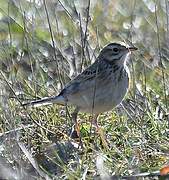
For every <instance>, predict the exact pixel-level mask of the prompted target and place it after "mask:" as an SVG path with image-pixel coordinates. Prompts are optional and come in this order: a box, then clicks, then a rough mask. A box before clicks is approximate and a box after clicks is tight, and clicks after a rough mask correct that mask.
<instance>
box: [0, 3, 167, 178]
mask: <svg viewBox="0 0 169 180" xmlns="http://www.w3.org/2000/svg"><path fill="white" fill-rule="evenodd" d="M44 2H46V1H43V4H39V5H38V6H35V7H36V8H35V12H36V13H37V14H38V15H37V14H36V13H35V14H36V18H35V19H32V20H31V19H30V16H28V17H27V14H26V13H25V12H29V11H30V12H31V13H32V12H33V11H32V6H33V5H34V4H33V3H32V4H31V6H29V3H25V4H21V5H20V3H19V6H17V5H18V4H17V3H16V4H14V3H12V4H10V3H8V5H7V4H6V6H4V7H8V8H7V10H6V11H7V12H6V13H4V11H5V8H4V9H0V10H1V12H2V15H3V16H4V17H6V18H7V17H8V18H9V17H10V18H11V19H13V21H12V22H10V21H9V22H8V21H7V20H6V19H5V20H3V21H2V22H3V23H4V24H5V23H6V24H5V25H6V26H3V28H5V27H7V28H6V29H5V30H3V33H5V36H4V37H1V38H2V39H1V41H0V43H1V44H0V45H1V48H0V57H1V58H0V59H1V60H0V67H1V69H0V122H1V123H0V178H2V179H70V180H74V179H83V180H84V179H106V178H107V179H108V178H113V179H155V178H156V179H157V178H159V179H167V178H168V175H166V176H161V175H160V170H161V169H162V168H163V167H166V168H167V167H168V165H169V152H168V149H169V114H168V102H169V101H168V99H169V96H168V94H169V93H168V92H169V91H168V83H169V71H168V46H167V38H166V39H165V38H164V42H163V41H162V40H163V38H162V37H165V35H166V34H167V33H168V31H166V29H165V26H164V24H163V22H161V21H160V23H158V18H159V17H160V18H161V16H164V15H165V13H164V12H165V11H164V7H162V8H161V9H160V8H158V9H157V7H156V9H155V11H157V12H156V13H155V15H154V12H153V11H150V9H149V8H150V7H149V6H148V8H147V6H146V5H147V4H146V3H144V2H142V1H138V2H137V8H136V7H135V5H134V7H132V8H133V9H131V7H128V8H129V10H132V11H131V19H130V17H128V15H127V14H128V13H129V12H130V11H129V12H127V13H126V14H125V13H124V12H123V11H125V8H124V7H123V6H121V5H120V4H121V2H122V1H119V4H118V1H116V4H111V3H112V2H115V1H110V3H109V4H110V6H112V7H113V11H112V8H110V11H111V12H107V14H106V16H105V14H104V13H105V12H103V11H104V10H103V9H104V8H105V7H104V8H103V7H102V5H101V4H100V3H98V4H97V5H95V6H94V5H93V4H92V8H90V1H88V3H87V6H85V3H84V6H85V8H84V7H81V6H82V5H81V6H80V7H78V4H76V6H77V9H76V6H75V5H74V4H73V1H71V2H72V4H71V3H70V4H69V3H67V4H66V3H62V2H60V1H58V4H55V5H56V6H57V8H58V9H59V8H60V11H58V12H55V13H56V14H55V13H52V12H53V11H52V10H51V9H52V8H51V9H50V8H49V7H51V4H50V3H49V4H48V2H46V4H45V3H44ZM64 2H65V1H64ZM126 2H128V1H126ZM132 2H133V1H132ZM157 2H158V1H157ZM157 2H156V5H157V6H159V7H161V6H160V3H159V2H161V1H159V2H158V3H157ZM4 3H5V1H4ZM39 3H40V2H39ZM92 3H94V1H93V2H92ZM123 3H124V2H122V5H123ZM128 4H129V5H131V3H128ZM134 4H135V3H134ZM124 5H125V4H124ZM15 6H16V7H17V12H18V13H17V12H15V11H16V10H15V8H16V7H15ZM44 6H45V7H44ZM103 6H106V4H104V3H103ZM116 6H117V8H115V7H116ZM151 6H153V5H151ZM13 7H15V8H13ZM21 7H22V8H23V9H22V8H21ZM25 7H26V10H25V11H24V8H25ZM37 7H41V8H40V10H39V9H38V8H37ZM120 7H121V8H120ZM126 7H127V5H126ZM78 8H79V9H78ZM80 8H81V9H80ZM167 8H168V6H167V4H166V12H168V11H167ZM43 9H44V10H43ZM84 9H85V13H84V12H83V11H84ZM117 9H118V10H117ZM142 9H143V10H145V12H142V13H143V15H145V19H144V18H143V19H141V20H140V21H139V23H141V24H140V27H139V28H138V29H137V28H136V27H134V26H135V23H136V24H137V22H136V20H135V16H137V15H138V17H140V10H141V11H143V10H142ZM80 10H81V11H80ZM122 10H123V11H122ZM127 10H128V9H127ZM13 11H14V12H13ZM69 11H70V12H69ZM78 11H79V14H76V13H77V12H78ZM116 11H117V12H116ZM161 11H162V13H161ZM121 12H123V13H122V14H123V15H122V14H121ZM13 13H14V14H13ZM114 13H115V14H114ZM144 13H145V14H144ZM44 14H45V15H47V14H48V15H49V17H46V16H45V18H44ZM103 14H104V17H103ZM147 14H149V16H147ZM7 15H8V16H7ZM15 15H17V16H16V17H15ZM13 16H14V17H15V18H14V17H13ZM61 16H62V18H61V19H59V18H58V17H61ZM76 16H77V17H76ZM83 16H84V17H83ZM89 16H91V17H89ZM17 17H18V19H17ZM100 17H101V18H100ZM147 17H149V19H146V18H147ZM102 18H103V19H105V22H106V23H105V24H104V23H103V24H102V26H101V27H100V19H102ZM140 18H142V17H140ZM165 18H166V16H165V17H163V19H165ZM2 19H3V18H2ZM15 19H16V20H15ZM21 19H22V21H23V22H21ZM28 19H29V21H28ZM53 19H54V20H53ZM117 19H119V20H120V21H119V23H117ZM131 20H132V21H133V22H135V23H133V24H132V22H131V29H124V27H123V26H124V24H123V23H124V22H125V23H126V22H130V21H131ZM146 20H147V21H146ZM151 21H152V22H153V23H147V22H151ZM145 22H146V23H145ZM0 23H1V21H0ZM34 23H35V24H34ZM36 23H37V24H36ZM43 23H44V24H43ZM55 23H56V24H55ZM14 25H15V26H16V27H18V28H19V29H20V30H19V31H17V29H16V28H15V29H14V30H15V31H14V30H13V28H14V27H15V26H14ZM34 25H35V28H34ZM167 25H168V22H167ZM30 26H31V27H30ZM47 26H48V27H47ZM41 27H42V28H41ZM167 27H168V26H167ZM31 28H32V29H31ZM154 29H155V30H154ZM156 29H157V31H156ZM21 30H22V31H21ZM147 30H148V33H147ZM105 32H106V33H105ZM119 32H120V33H119ZM145 33H147V34H146V35H145ZM162 33H163V34H162ZM44 34H45V36H44ZM129 34H130V35H131V36H132V38H131V39H133V40H134V41H135V43H136V46H137V47H138V48H139V51H138V52H136V53H135V54H134V55H133V56H132V61H131V62H129V68H130V72H131V82H130V90H129V92H128V94H127V96H126V97H125V99H124V101H123V102H122V103H121V104H120V105H119V106H118V107H116V108H115V109H113V110H112V111H109V112H106V113H103V114H101V115H100V116H99V125H100V126H101V128H102V130H103V132H104V136H105V138H106V140H107V144H108V147H105V146H104V145H103V143H102V141H101V139H100V136H99V135H98V134H97V132H95V128H94V127H91V119H92V117H91V116H90V115H89V114H84V113H79V115H78V120H79V122H80V132H81V141H80V140H79V139H78V138H76V139H73V138H71V137H70V134H71V131H72V127H73V122H72V118H71V113H72V112H73V109H74V107H63V106H59V105H52V106H44V107H39V108H30V107H26V108H25V107H23V106H22V102H23V101H25V100H32V99H38V98H41V97H45V96H51V95H55V94H58V93H59V92H60V90H61V89H62V87H63V86H64V85H65V84H66V83H67V82H69V81H70V79H71V78H72V77H73V76H75V75H76V74H77V72H80V71H81V68H85V67H86V66H88V65H89V64H90V63H91V62H92V61H93V60H95V56H97V54H98V52H99V48H100V47H102V46H103V45H104V44H106V43H108V42H112V41H116V40H118V41H119V40H120V41H121V40H122V41H125V42H126V41H127V42H130V39H129ZM0 35H1V31H0ZM3 38H6V39H3ZM51 41H52V42H51ZM55 41H56V42H55ZM159 52H160V53H159Z"/></svg>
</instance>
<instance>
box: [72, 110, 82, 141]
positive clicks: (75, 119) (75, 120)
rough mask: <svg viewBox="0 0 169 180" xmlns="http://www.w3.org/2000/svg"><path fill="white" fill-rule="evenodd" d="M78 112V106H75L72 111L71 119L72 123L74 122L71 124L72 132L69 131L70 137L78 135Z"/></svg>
mask: <svg viewBox="0 0 169 180" xmlns="http://www.w3.org/2000/svg"><path fill="white" fill-rule="evenodd" d="M78 112H79V108H78V107H76V108H75V110H74V112H73V113H72V120H73V123H74V126H73V127H74V128H73V129H72V132H71V137H72V138H78V137H80V126H79V122H78V120H77V115H78Z"/></svg>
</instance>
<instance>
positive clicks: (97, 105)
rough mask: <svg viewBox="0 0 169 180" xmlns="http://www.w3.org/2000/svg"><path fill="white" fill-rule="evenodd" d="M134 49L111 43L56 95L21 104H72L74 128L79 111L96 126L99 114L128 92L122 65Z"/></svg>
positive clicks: (111, 107)
mask: <svg viewBox="0 0 169 180" xmlns="http://www.w3.org/2000/svg"><path fill="white" fill-rule="evenodd" d="M135 50H137V48H136V47H134V46H130V47H127V46H124V45H122V44H121V43H116V42H111V43H109V44H107V45H106V46H105V47H103V49H102V50H101V51H100V53H99V55H98V57H97V58H96V60H95V62H94V63H93V64H91V65H90V66H89V67H88V68H86V69H85V70H84V71H83V72H81V73H80V74H79V75H77V76H76V77H75V78H74V79H72V80H71V81H70V82H69V83H68V84H66V85H65V87H64V88H63V89H62V90H61V92H60V93H59V94H58V95H56V96H52V97H47V98H42V99H39V100H35V101H30V102H27V103H24V104H23V105H24V106H34V107H37V106H42V105H49V104H54V103H56V104H60V105H73V106H75V110H74V112H73V114H72V119H73V120H74V122H75V124H76V125H77V124H78V123H77V115H78V112H79V111H81V112H85V113H90V114H92V115H93V116H94V120H93V121H94V124H95V125H96V126H97V127H98V123H97V118H98V116H99V114H100V113H104V112H107V111H110V110H112V109H113V108H115V107H116V106H118V105H119V104H120V103H121V102H122V100H123V98H124V97H125V95H126V94H127V92H128V88H129V78H130V73H129V69H128V67H127V65H126V62H127V59H129V57H130V54H131V52H132V51H135Z"/></svg>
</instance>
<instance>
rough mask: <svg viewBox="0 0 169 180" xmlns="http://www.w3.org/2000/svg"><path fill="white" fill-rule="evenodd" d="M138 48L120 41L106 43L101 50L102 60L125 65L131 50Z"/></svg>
mask: <svg viewBox="0 0 169 180" xmlns="http://www.w3.org/2000/svg"><path fill="white" fill-rule="evenodd" d="M135 50H137V48H136V47H134V46H132V47H126V46H124V45H121V44H118V43H110V44H108V45H106V46H105V47H104V48H103V49H102V50H101V52H100V55H99V56H100V57H101V59H102V60H104V61H107V62H108V63H109V64H117V65H121V66H123V65H124V63H125V61H126V59H127V56H128V55H129V54H130V52H131V51H135Z"/></svg>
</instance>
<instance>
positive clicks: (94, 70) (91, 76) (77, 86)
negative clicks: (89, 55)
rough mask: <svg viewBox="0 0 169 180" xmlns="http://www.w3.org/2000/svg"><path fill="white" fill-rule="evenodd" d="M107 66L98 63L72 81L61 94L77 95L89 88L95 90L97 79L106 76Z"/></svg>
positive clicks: (100, 62)
mask: <svg viewBox="0 0 169 180" xmlns="http://www.w3.org/2000/svg"><path fill="white" fill-rule="evenodd" d="M104 69H105V64H103V63H102V61H99V62H98V61H97V60H96V62H95V63H93V64H92V65H91V66H89V67H88V68H87V69H85V70H84V71H83V72H82V73H81V74H79V75H78V76H77V77H75V78H74V79H73V80H72V81H70V82H69V83H68V84H67V85H66V86H65V88H64V89H63V90H62V92H61V94H65V95H66V94H75V93H79V91H83V90H87V89H88V88H93V87H94V83H95V80H96V78H98V79H99V78H100V77H101V76H103V75H105V71H104Z"/></svg>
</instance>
